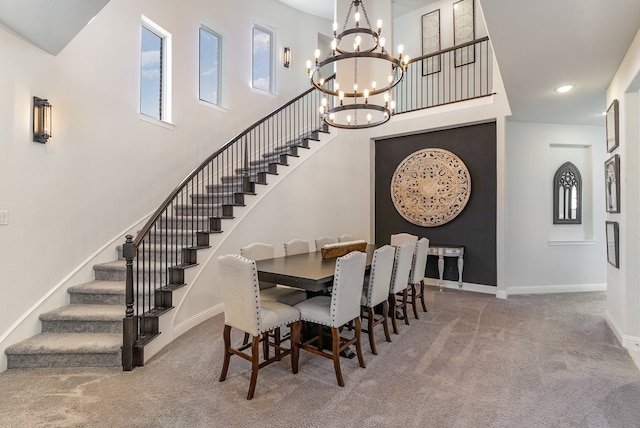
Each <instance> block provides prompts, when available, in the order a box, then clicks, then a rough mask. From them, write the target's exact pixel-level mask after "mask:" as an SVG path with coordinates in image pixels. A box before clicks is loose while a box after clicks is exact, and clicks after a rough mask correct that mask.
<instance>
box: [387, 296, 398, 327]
mask: <svg viewBox="0 0 640 428" xmlns="http://www.w3.org/2000/svg"><path fill="white" fill-rule="evenodd" d="M389 303H391V305H390V307H389V314H391V325H392V326H393V332H394V333H395V334H399V333H400V332H399V331H398V320H397V318H398V317H397V316H396V304H397V302H396V295H395V294H393V293H390V294H389Z"/></svg>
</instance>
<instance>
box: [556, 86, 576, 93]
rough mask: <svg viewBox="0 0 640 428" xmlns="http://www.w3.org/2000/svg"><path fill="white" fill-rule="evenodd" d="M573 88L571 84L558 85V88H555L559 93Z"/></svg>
mask: <svg viewBox="0 0 640 428" xmlns="http://www.w3.org/2000/svg"><path fill="white" fill-rule="evenodd" d="M573 88H574V86H573V85H565V86H560V87H559V88H556V92H560V93H563V92H569V91H570V90H572V89H573Z"/></svg>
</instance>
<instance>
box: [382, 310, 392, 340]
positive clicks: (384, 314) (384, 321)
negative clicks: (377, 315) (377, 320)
mask: <svg viewBox="0 0 640 428" xmlns="http://www.w3.org/2000/svg"><path fill="white" fill-rule="evenodd" d="M388 313H389V304H388V303H387V301H386V300H385V301H384V302H382V317H383V319H382V328H383V329H384V337H385V339H387V342H391V336H389V322H388V321H389V317H388V316H387V314H388Z"/></svg>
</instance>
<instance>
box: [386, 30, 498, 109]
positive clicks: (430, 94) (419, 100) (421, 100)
mask: <svg viewBox="0 0 640 428" xmlns="http://www.w3.org/2000/svg"><path fill="white" fill-rule="evenodd" d="M492 66H493V52H492V50H491V44H490V43H489V38H488V37H483V38H480V39H477V40H473V41H470V42H467V43H463V44H460V45H457V46H453V47H450V48H447V49H442V50H439V51H437V52H434V53H431V54H428V55H423V56H420V57H417V58H414V59H412V60H410V61H409V64H408V66H407V72H406V74H405V77H404V79H403V80H402V82H400V83H399V84H398V86H396V87H395V88H394V99H395V100H396V110H395V112H396V114H398V113H407V112H410V111H415V110H421V109H425V108H428V107H435V106H440V105H444V104H451V103H455V102H459V101H466V100H470V99H474V98H479V97H484V96H488V95H492V94H493V67H492Z"/></svg>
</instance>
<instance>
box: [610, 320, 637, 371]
mask: <svg viewBox="0 0 640 428" xmlns="http://www.w3.org/2000/svg"><path fill="white" fill-rule="evenodd" d="M604 319H605V321H606V322H607V325H608V326H609V328H610V329H611V331H612V332H613V334H614V335H615V336H616V339H618V342H619V343H620V344H621V345H622V347H623V348H625V349H626V350H627V352H628V353H629V355H630V356H631V359H632V360H633V362H634V363H635V364H636V366H637V367H638V369H640V337H637V336H630V335H628V334H623V333H622V330H621V329H620V327H619V326H618V324H617V323H616V322H615V321H614V319H613V318H611V315H610V314H609V311H607V312H606V313H605V314H604Z"/></svg>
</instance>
